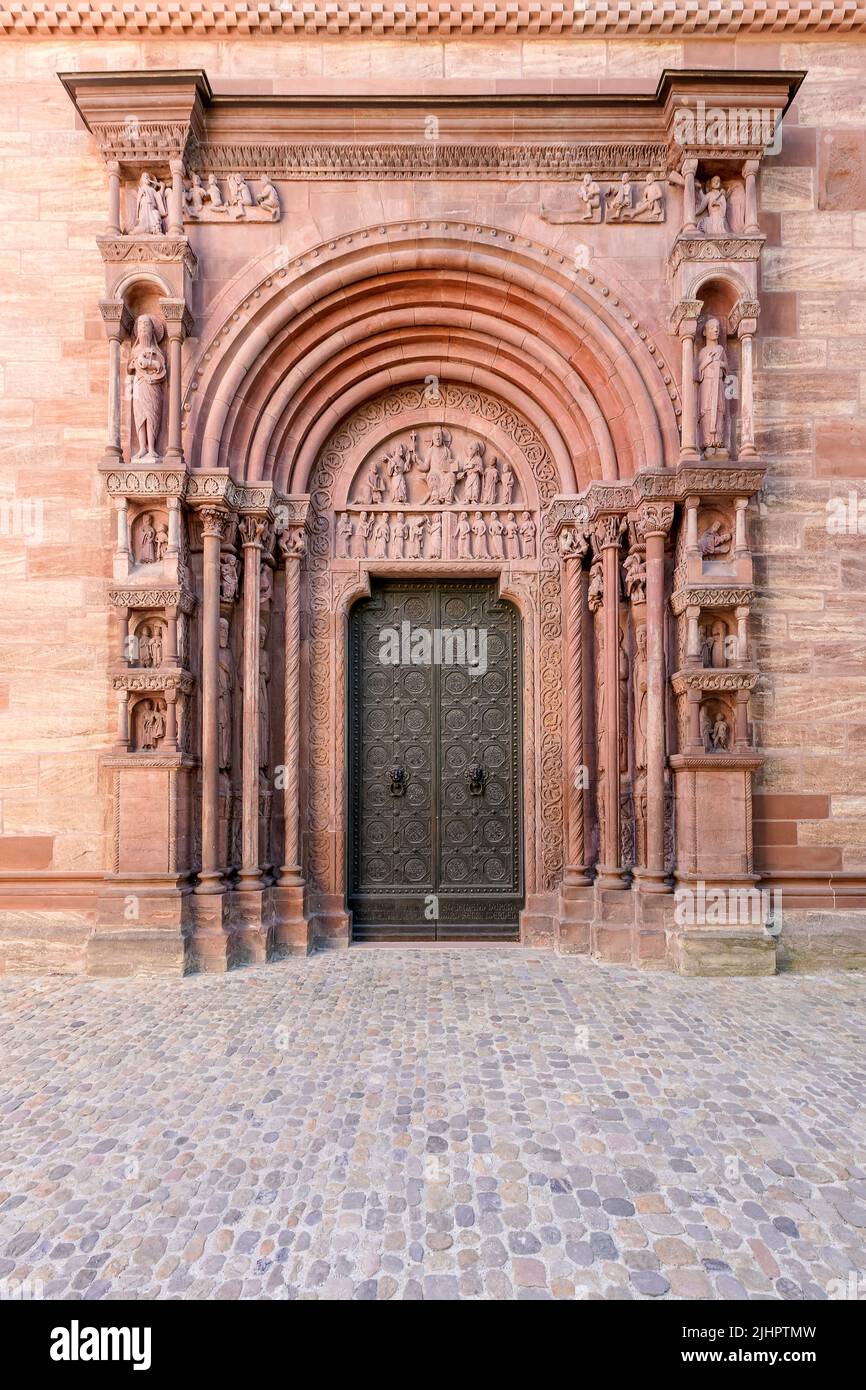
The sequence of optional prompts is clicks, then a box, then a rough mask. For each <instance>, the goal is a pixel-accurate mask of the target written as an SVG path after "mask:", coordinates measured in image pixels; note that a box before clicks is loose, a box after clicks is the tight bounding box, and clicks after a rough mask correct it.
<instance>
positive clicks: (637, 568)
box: [622, 550, 646, 603]
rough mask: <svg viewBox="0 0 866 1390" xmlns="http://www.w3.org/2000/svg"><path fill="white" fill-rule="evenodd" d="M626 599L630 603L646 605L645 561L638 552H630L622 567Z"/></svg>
mask: <svg viewBox="0 0 866 1390" xmlns="http://www.w3.org/2000/svg"><path fill="white" fill-rule="evenodd" d="M622 576H623V584H624V587H625V592H626V597H627V598H629V599H631V601H632V603H646V561H645V560H644V557H643V555H642V554H641V552H640V551H639V550H630V551H629V553H628V555H627V556H626V557H625V561H624V563H623V567H622Z"/></svg>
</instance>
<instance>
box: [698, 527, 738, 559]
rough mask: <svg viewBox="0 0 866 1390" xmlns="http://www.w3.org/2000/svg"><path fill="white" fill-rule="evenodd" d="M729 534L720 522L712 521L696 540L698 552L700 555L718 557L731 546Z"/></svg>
mask: <svg viewBox="0 0 866 1390" xmlns="http://www.w3.org/2000/svg"><path fill="white" fill-rule="evenodd" d="M731 539H732V537H731V533H730V531H726V530H725V529H724V527H723V525H722V523H721V521H713V522H711V523H710V525H709V526H708V527H707V529H706V531H704V533H703V535H702V536H701V537H700V538H699V540H698V550H699V551H700V552H701V554H702V555H718V554H719V553H720V552H724V551H726V550H727V549H728V547H729V546H730V544H731Z"/></svg>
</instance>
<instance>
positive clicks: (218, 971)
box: [187, 892, 229, 975]
mask: <svg viewBox="0 0 866 1390" xmlns="http://www.w3.org/2000/svg"><path fill="white" fill-rule="evenodd" d="M226 906H227V903H226V893H225V892H220V893H215V892H210V893H207V892H206V893H203V894H202V895H200V896H199V895H194V896H193V913H194V926H193V931H192V936H191V937H190V940H189V947H188V952H187V968H188V970H189V971H190V972H191V973H201V974H204V975H223V974H225V972H226V970H228V968H229V938H228V932H227V931H226V930H225V921H226Z"/></svg>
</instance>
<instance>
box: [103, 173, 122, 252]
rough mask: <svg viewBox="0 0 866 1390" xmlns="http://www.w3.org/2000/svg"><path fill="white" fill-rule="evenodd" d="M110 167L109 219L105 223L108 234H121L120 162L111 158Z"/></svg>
mask: <svg viewBox="0 0 866 1390" xmlns="http://www.w3.org/2000/svg"><path fill="white" fill-rule="evenodd" d="M106 168H107V169H108V221H107V222H106V224H105V234H106V236H120V234H121V233H120V164H119V162H118V161H117V160H116V159H109V160H108V162H107V164H106Z"/></svg>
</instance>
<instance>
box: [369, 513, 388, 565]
mask: <svg viewBox="0 0 866 1390" xmlns="http://www.w3.org/2000/svg"><path fill="white" fill-rule="evenodd" d="M390 539H391V520H390V517H389V516H388V513H387V512H385V514H384V515H383V516H382V518H381V519H380V520H379V521H377V522H376V527H375V530H374V531H373V554H374V555H375V557H376V559H377V560H384V559H386V558H387V555H388V541H389V540H390Z"/></svg>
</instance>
